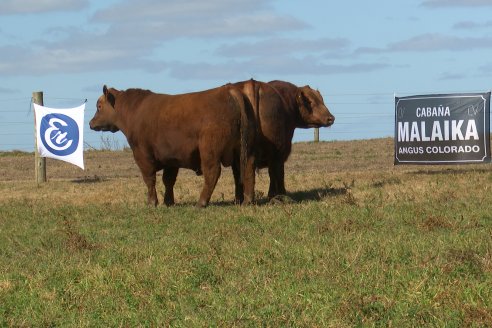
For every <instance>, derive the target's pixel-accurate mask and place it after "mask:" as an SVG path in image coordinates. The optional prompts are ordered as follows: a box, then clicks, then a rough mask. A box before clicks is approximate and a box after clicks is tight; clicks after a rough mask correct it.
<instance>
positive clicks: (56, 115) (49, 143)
mask: <svg viewBox="0 0 492 328" xmlns="http://www.w3.org/2000/svg"><path fill="white" fill-rule="evenodd" d="M84 109H85V103H84V104H82V105H81V106H79V107H76V108H67V109H53V108H48V107H43V106H40V105H37V104H34V112H35V115H36V134H37V135H36V139H37V143H38V152H39V156H41V157H49V158H55V159H59V160H62V161H65V162H69V163H72V164H74V165H77V166H78V167H80V168H81V169H82V170H83V169H84V140H83V139H84V138H83V137H84Z"/></svg>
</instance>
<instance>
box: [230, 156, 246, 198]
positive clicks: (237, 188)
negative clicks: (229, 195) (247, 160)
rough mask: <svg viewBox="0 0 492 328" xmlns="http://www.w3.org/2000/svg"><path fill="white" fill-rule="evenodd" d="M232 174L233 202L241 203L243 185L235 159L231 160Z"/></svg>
mask: <svg viewBox="0 0 492 328" xmlns="http://www.w3.org/2000/svg"><path fill="white" fill-rule="evenodd" d="M232 174H233V175H234V187H235V197H234V202H235V203H236V204H241V203H242V202H243V201H244V185H243V183H242V181H241V171H240V168H239V163H238V161H237V160H234V161H233V162H232Z"/></svg>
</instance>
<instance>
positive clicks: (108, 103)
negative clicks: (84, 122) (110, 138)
mask: <svg viewBox="0 0 492 328" xmlns="http://www.w3.org/2000/svg"><path fill="white" fill-rule="evenodd" d="M116 92H117V91H116V90H115V89H108V87H106V86H104V87H103V95H102V96H100V97H99V99H98V100H97V109H96V114H94V117H93V118H92V120H91V121H90V122H89V127H90V128H91V129H92V130H95V131H111V132H113V133H114V132H117V131H119V128H118V126H117V119H118V115H117V112H116V110H115V109H114V106H115V103H116V96H115V93H116Z"/></svg>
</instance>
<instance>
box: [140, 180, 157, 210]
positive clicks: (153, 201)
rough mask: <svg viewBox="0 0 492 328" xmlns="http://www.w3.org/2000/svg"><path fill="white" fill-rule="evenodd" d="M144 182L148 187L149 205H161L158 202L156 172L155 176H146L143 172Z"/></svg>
mask: <svg viewBox="0 0 492 328" xmlns="http://www.w3.org/2000/svg"><path fill="white" fill-rule="evenodd" d="M142 176H143V180H144V182H145V184H146V185H147V204H148V205H154V206H157V204H158V203H159V202H158V200H157V192H156V190H155V182H156V177H155V172H154V173H153V174H144V173H143V172H142Z"/></svg>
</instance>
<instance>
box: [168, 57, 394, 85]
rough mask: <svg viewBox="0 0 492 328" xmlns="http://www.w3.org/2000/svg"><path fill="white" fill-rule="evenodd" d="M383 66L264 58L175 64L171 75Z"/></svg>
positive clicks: (329, 71)
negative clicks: (213, 62)
mask: <svg viewBox="0 0 492 328" xmlns="http://www.w3.org/2000/svg"><path fill="white" fill-rule="evenodd" d="M388 67H389V65H387V64H382V63H355V64H350V65H342V64H336V65H334V64H327V63H323V62H321V61H318V60H317V59H316V58H313V57H305V58H302V59H297V58H292V57H261V58H255V59H252V60H247V61H229V62H226V63H220V64H210V63H204V62H202V63H194V64H190V63H182V62H175V63H173V64H172V65H171V66H170V74H171V76H173V77H175V78H178V79H184V80H186V79H202V80H208V79H210V80H212V79H223V80H237V79H238V77H240V78H242V79H248V78H251V77H257V76H265V75H273V76H278V75H336V74H352V73H367V72H373V71H377V70H381V69H385V68H388Z"/></svg>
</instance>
